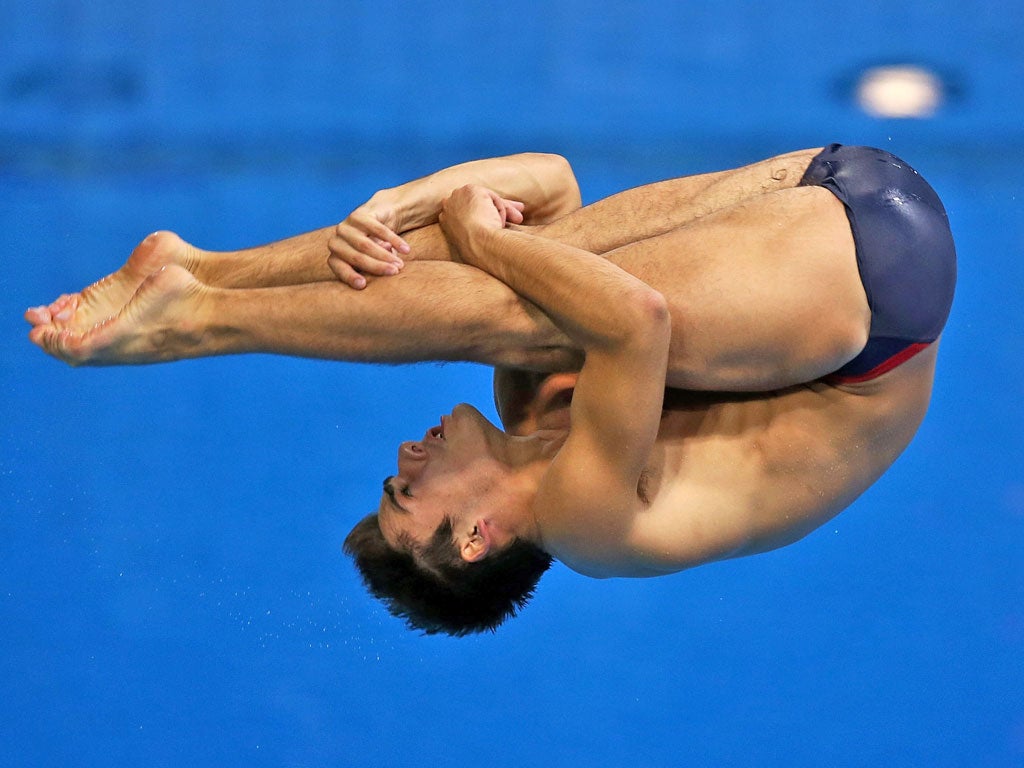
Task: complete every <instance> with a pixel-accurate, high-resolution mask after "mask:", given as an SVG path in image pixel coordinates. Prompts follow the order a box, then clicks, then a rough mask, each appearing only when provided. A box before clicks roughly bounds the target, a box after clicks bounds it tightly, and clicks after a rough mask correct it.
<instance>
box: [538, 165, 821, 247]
mask: <svg viewBox="0 0 1024 768" xmlns="http://www.w3.org/2000/svg"><path fill="white" fill-rule="evenodd" d="M819 151H820V150H819V149H805V150H800V151H797V152H790V153H789V154H785V155H779V156H777V157H772V158H769V159H767V160H762V161H761V162H758V163H753V164H751V165H746V166H743V167H742V168H736V169H733V170H727V171H719V172H717V173H705V174H699V175H696V176H683V177H680V178H677V179H670V180H668V181H662V182H657V183H654V184H647V185H645V186H642V187H637V188H635V189H629V190H626V191H624V192H619V193H618V194H615V195H612V196H611V197H607V198H605V199H603V200H599V201H598V202H596V203H593V204H591V205H588V206H587V207H585V208H581V209H579V210H577V211H574V212H572V213H570V214H568V215H566V216H564V217H562V218H560V219H558V220H557V221H554V222H552V223H550V224H545V225H543V226H539V227H536V228H534V229H533V230H531V231H533V232H534V233H535V234H539V235H542V236H543V237H549V238H551V239H553V240H558V241H559V242H563V243H566V244H569V245H574V246H576V247H577V248H582V249H583V250H585V251H590V252H591V253H597V254H605V253H607V252H608V251H612V250H614V249H616V248H621V247H622V246H624V245H628V244H630V243H636V242H639V241H640V240H646V239H647V238H650V237H656V236H658V235H663V234H665V233H666V232H671V231H672V230H675V229H678V228H680V227H682V226H684V225H687V224H690V223H691V222H694V221H696V220H698V219H701V218H703V217H705V216H708V215H710V214H712V213H714V212H715V211H719V210H722V209H724V208H729V207H730V206H733V205H736V204H737V203H741V202H743V201H745V200H750V199H752V198H755V197H758V196H760V195H765V194H768V193H770V192H774V191H777V190H780V189H789V188H791V187H795V186H796V185H797V184H798V183H799V182H800V179H801V177H802V176H803V174H804V171H806V170H807V166H808V165H809V164H810V162H811V160H812V159H813V158H814V156H815V155H817V154H818V152H819Z"/></svg>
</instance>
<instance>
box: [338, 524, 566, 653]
mask: <svg viewBox="0 0 1024 768" xmlns="http://www.w3.org/2000/svg"><path fill="white" fill-rule="evenodd" d="M344 549H345V552H346V554H348V555H350V556H351V557H352V558H353V559H354V560H355V563H356V567H357V568H358V569H359V573H360V575H361V576H362V579H363V583H364V584H365V585H366V588H367V589H368V590H369V591H370V594H372V595H373V596H374V597H376V598H378V599H379V600H381V601H383V603H384V604H385V606H387V609H388V611H390V612H391V614H392V615H394V616H397V617H398V618H401V619H404V620H405V623H406V624H407V625H408V626H409V628H410V629H418V630H420V631H422V632H423V633H425V634H428V635H434V634H438V633H446V634H449V635H454V636H456V637H462V636H463V635H468V634H472V633H474V632H487V631H491V632H493V631H494V630H495V629H497V628H498V626H499V625H501V623H502V622H504V621H505V620H506V619H508V618H509V617H511V616H515V615H516V614H517V613H518V612H519V609H521V608H522V607H523V606H525V605H526V603H527V602H528V601H529V599H530V598H531V597H532V596H533V591H534V589H535V588H536V586H537V582H538V581H539V580H540V577H541V576H542V575H543V573H544V571H546V570H547V569H548V568H549V567H550V566H551V561H552V559H551V556H550V555H549V554H548V553H547V552H545V551H544V550H542V549H540V547H538V546H536V545H535V544H533V543H531V542H529V541H524V540H523V539H516V540H514V541H513V542H512V543H511V544H509V545H508V546H506V547H504V548H503V549H501V550H500V551H497V552H491V553H488V555H487V556H486V557H484V558H483V559H481V560H478V561H477V562H475V563H468V562H466V561H465V560H463V559H462V557H461V556H460V555H459V551H458V549H457V548H456V546H455V539H454V535H453V529H452V521H451V519H450V518H445V519H444V521H443V522H442V523H441V524H440V525H439V526H438V527H437V530H436V531H434V534H433V536H432V537H431V539H430V542H429V543H428V544H427V545H426V546H423V547H416V546H414V545H411V546H410V547H409V548H408V550H406V549H394V548H392V547H391V545H389V544H388V542H387V541H386V540H385V538H384V534H383V533H381V530H380V523H379V522H378V519H377V515H376V514H372V515H367V516H366V517H364V518H363V519H362V520H360V521H359V522H358V523H357V524H356V526H355V527H354V528H353V529H352V531H351V532H350V533H349V535H348V536H347V537H346V538H345V547H344Z"/></svg>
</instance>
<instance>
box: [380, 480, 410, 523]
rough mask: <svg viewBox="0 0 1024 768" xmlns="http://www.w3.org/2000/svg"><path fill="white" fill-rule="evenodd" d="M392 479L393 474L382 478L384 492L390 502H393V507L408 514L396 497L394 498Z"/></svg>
mask: <svg viewBox="0 0 1024 768" xmlns="http://www.w3.org/2000/svg"><path fill="white" fill-rule="evenodd" d="M394 479H395V476H394V475H389V476H388V477H385V478H384V493H385V494H386V495H387V497H388V499H389V500H390V501H391V503H392V504H394V506H395V508H396V509H398V511H400V512H403V513H405V514H409V510H408V509H406V508H405V507H403V506H402V505H401V504H399V503H398V499H397V498H395V486H394V485H393V484H392V483H391V481H392V480H394Z"/></svg>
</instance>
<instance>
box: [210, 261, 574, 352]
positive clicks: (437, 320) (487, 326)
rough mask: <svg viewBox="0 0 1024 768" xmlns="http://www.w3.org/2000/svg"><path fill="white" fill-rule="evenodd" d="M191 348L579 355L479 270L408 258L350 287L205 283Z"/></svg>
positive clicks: (543, 319)
mask: <svg viewBox="0 0 1024 768" xmlns="http://www.w3.org/2000/svg"><path fill="white" fill-rule="evenodd" d="M202 315H203V317H204V318H205V319H204V321H203V324H204V329H203V332H202V336H203V343H202V344H201V345H200V348H199V349H198V350H197V352H196V354H201V355H210V354H231V353H245V352H268V353H276V354H287V355H296V356H302V357H315V358H325V359H333V360H347V361H354V362H386V363H404V362H417V361H424V360H464V361H471V362H479V363H485V364H490V365H504V366H513V367H517V368H532V369H537V370H560V369H571V368H575V367H578V366H579V364H580V355H579V354H578V353H577V352H575V351H574V350H573V349H572V348H571V346H570V345H569V343H568V340H567V339H566V337H565V336H564V335H563V334H562V333H560V332H559V331H558V330H557V329H556V328H555V326H554V325H553V324H552V323H551V322H550V321H549V320H548V319H547V317H546V316H545V315H544V314H543V313H542V312H540V311H539V310H538V309H537V308H536V307H535V306H533V305H532V304H530V303H529V302H527V301H524V300H523V299H521V298H520V297H519V296H517V295H516V294H515V293H513V292H512V291H511V290H510V289H509V288H508V287H507V286H505V285H503V284H501V283H500V282H498V281H496V280H494V279H493V278H491V277H490V276H488V275H486V274H484V273H483V272H480V271H479V270H476V269H472V268H469V267H466V266H464V265H458V264H448V263H429V262H428V263H424V264H418V263H416V264H410V265H408V267H407V269H406V270H405V271H404V272H403V273H402V274H401V275H398V276H396V277H390V278H386V279H380V280H375V281H371V282H370V284H369V285H368V286H367V288H366V289H364V290H362V291H354V290H351V289H349V288H347V287H346V286H344V285H341V284H339V283H337V282H323V283H315V284H309V285H301V286H289V287H280V288H271V289H256V290H216V289H214V290H210V291H209V292H208V293H207V295H206V296H205V297H204V298H203V310H202Z"/></svg>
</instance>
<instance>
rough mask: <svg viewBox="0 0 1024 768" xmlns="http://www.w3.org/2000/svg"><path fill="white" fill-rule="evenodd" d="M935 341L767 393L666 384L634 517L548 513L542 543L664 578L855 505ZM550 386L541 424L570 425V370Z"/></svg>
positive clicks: (910, 424) (590, 568)
mask: <svg viewBox="0 0 1024 768" xmlns="http://www.w3.org/2000/svg"><path fill="white" fill-rule="evenodd" d="M936 348H937V345H935V344H933V345H932V346H930V347H929V348H927V349H925V350H924V351H922V352H921V353H919V354H918V355H916V356H915V357H913V358H912V359H910V360H909V361H907V362H906V363H904V364H903V365H901V366H899V367H898V368H896V369H894V370H892V371H890V372H889V373H886V374H884V375H883V376H881V377H879V378H877V379H874V380H871V381H868V382H864V383H861V384H856V385H846V386H843V387H835V386H830V385H827V384H824V383H821V382H813V383H810V384H806V385H800V386H796V387H791V388H788V389H786V390H783V391H780V392H777V393H772V394H768V395H766V394H760V395H750V396H745V395H716V394H706V393H693V392H683V391H680V390H668V391H667V393H666V400H665V409H664V414H663V416H662V421H661V427H660V430H659V435H658V440H657V442H656V444H655V446H654V449H653V451H652V453H651V456H650V460H649V462H648V465H647V469H646V471H645V472H644V473H643V475H642V476H641V480H640V483H639V486H638V488H637V494H638V497H639V500H640V504H639V505H638V506H637V508H636V509H637V510H638V511H637V512H636V513H635V517H634V519H633V520H624V521H620V524H618V525H612V526H608V525H595V524H594V523H593V521H591V520H588V519H579V518H577V519H572V520H561V519H550V518H547V517H544V516H543V512H541V513H540V514H541V520H540V522H541V527H542V531H543V536H544V544H545V547H546V548H547V549H548V550H549V551H550V552H551V553H552V554H553V555H555V556H556V557H557V558H558V559H560V560H562V561H563V562H564V563H565V564H567V565H568V566H569V567H571V568H573V569H574V570H577V571H579V572H581V573H584V574H586V575H589V576H596V577H609V576H655V575H661V574H665V573H670V572H673V571H678V570H682V569H685V568H690V567H693V566H696V565H700V564H702V563H706V562H710V561H714V560H720V559H724V558H729V557H739V556H743V555H749V554H755V553H758V552H764V551H767V550H770V549H774V548H777V547H780V546H784V545H786V544H789V543H792V542H793V541H796V540H797V539H800V538H802V537H803V536H805V535H807V534H808V533H809V532H811V531H812V530H814V529H815V528H817V527H819V526H821V525H822V524H823V523H825V522H827V521H828V520H829V519H831V518H832V517H834V516H835V515H837V514H838V513H839V512H841V511H842V510H843V509H845V508H846V507H847V506H849V505H850V504H851V503H852V502H853V501H854V500H855V499H856V498H857V497H858V496H859V495H860V494H862V493H863V492H864V491H865V490H866V489H867V488H868V487H869V486H870V485H871V484H872V483H874V482H875V481H876V480H877V479H878V478H879V477H880V476H881V475H882V474H883V473H884V472H885V471H886V470H887V469H888V468H889V467H890V466H891V465H892V463H893V462H894V461H895V460H896V458H897V457H898V456H899V454H900V453H901V452H902V451H903V450H904V448H906V446H907V444H908V443H909V442H910V440H911V438H912V437H913V435H914V433H915V432H916V430H917V428H918V426H919V425H920V423H921V420H922V419H923V418H924V415H925V412H926V410H927V407H928V401H929V398H930V395H931V387H932V379H933V375H934V371H935V358H936V351H937V349H936ZM554 381H555V385H554V386H548V387H547V388H545V386H544V385H543V384H542V385H541V388H540V390H539V395H540V398H539V401H540V402H541V405H542V407H541V409H540V411H539V412H538V413H537V417H538V418H537V421H536V423H535V424H532V426H542V427H549V428H550V427H557V426H567V408H566V402H567V397H566V394H567V389H568V387H570V386H571V379H570V378H568V377H564V376H563V377H561V378H560V379H556V380H554Z"/></svg>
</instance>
